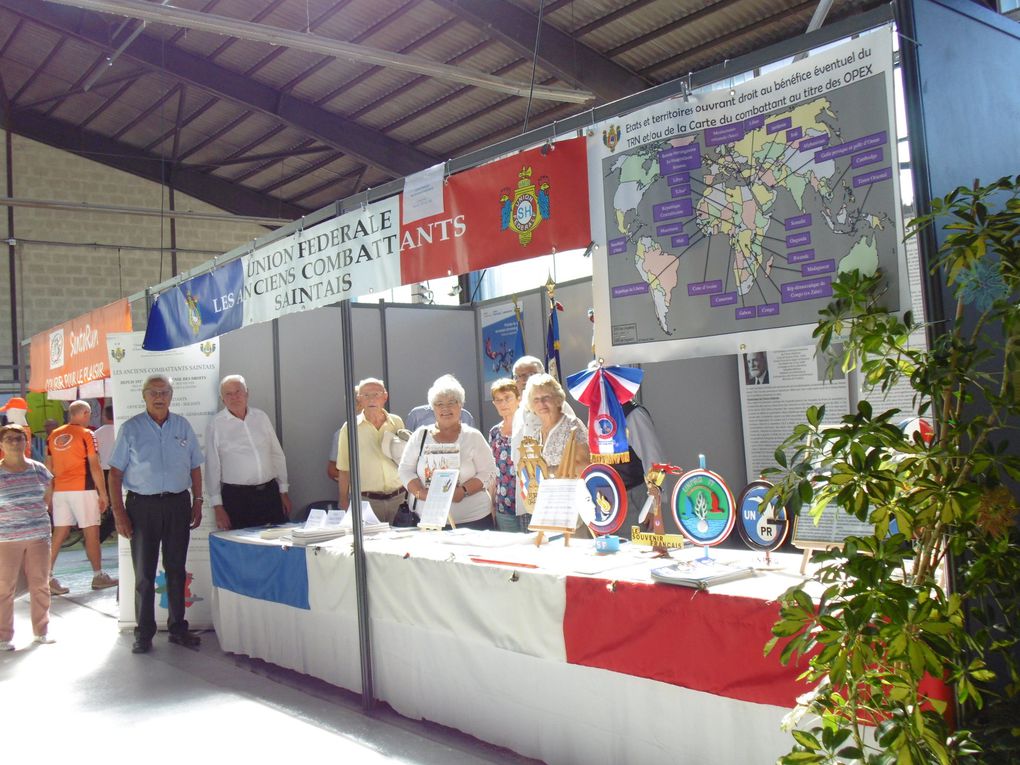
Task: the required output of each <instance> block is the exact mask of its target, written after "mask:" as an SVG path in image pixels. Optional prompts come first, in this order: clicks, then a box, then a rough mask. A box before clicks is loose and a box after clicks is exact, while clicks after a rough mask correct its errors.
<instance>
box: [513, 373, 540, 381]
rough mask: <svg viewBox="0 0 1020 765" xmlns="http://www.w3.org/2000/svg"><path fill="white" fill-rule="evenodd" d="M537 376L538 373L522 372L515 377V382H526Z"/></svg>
mask: <svg viewBox="0 0 1020 765" xmlns="http://www.w3.org/2000/svg"><path fill="white" fill-rule="evenodd" d="M537 374H538V372H521V373H520V374H516V375H514V379H515V380H516V381H517V382H524V381H525V380H527V379H528V378H529V377H531V376H533V375H537Z"/></svg>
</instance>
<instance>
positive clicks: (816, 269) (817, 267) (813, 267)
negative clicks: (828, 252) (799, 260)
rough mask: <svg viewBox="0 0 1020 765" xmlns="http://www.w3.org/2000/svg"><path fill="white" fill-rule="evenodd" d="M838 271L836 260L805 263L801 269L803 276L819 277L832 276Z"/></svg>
mask: <svg viewBox="0 0 1020 765" xmlns="http://www.w3.org/2000/svg"><path fill="white" fill-rule="evenodd" d="M835 270H836V261H835V260H819V261H818V262H817V263H805V264H804V265H802V266H801V267H800V274H801V276H817V275H818V274H831V273H832V272H833V271H835Z"/></svg>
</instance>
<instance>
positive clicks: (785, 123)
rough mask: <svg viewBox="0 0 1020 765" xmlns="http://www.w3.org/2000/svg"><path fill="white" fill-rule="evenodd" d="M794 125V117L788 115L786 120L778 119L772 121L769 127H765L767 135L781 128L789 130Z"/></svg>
mask: <svg viewBox="0 0 1020 765" xmlns="http://www.w3.org/2000/svg"><path fill="white" fill-rule="evenodd" d="M792 125H793V118H792V117H787V118H786V119H785V120H776V121H775V122H770V123H769V124H768V127H766V128H765V133H766V135H771V134H772V133H778V132H779V131H780V130H788V129H789V128H790V127H791V126H792Z"/></svg>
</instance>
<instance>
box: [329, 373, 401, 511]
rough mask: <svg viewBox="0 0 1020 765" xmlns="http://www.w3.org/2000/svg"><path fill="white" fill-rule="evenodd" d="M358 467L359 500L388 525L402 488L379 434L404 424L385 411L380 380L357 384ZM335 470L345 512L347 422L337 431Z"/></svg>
mask: <svg viewBox="0 0 1020 765" xmlns="http://www.w3.org/2000/svg"><path fill="white" fill-rule="evenodd" d="M356 390H357V391H358V392H357V403H358V405H359V406H360V407H361V414H359V415H358V465H359V466H360V472H361V497H362V499H366V500H368V503H369V504H370V505H371V506H372V510H373V511H374V512H375V514H376V516H377V517H378V518H379V520H380V521H382V522H383V523H389V522H390V521H392V520H393V516H394V515H396V513H397V508H398V507H400V503H401V502H403V501H404V497H405V492H404V487H403V486H402V485H401V483H400V478H399V477H398V476H397V464H396V463H395V462H394V461H393V460H392V459H391V458H390V456H389V455H388V454H386V453H385V452H384V451H383V448H382V441H383V434H384V433H387V432H390V433H396V432H397V431H398V430H400V429H401V428H403V427H404V421H403V420H401V419H400V418H399V417H398V416H397V415H395V414H390V413H389V412H387V411H386V401H387V400H388V399H389V394H388V393H387V392H386V385H385V384H384V383H383V381H382V380H377V379H375V378H374V377H369V378H367V379H365V380H362V381H361V382H360V383H358V387H357V389H356ZM336 466H337V470H338V471H339V477H338V483H339V484H340V495H339V498H340V507H341V508H342V509H344V510H346V509H347V507H348V505H349V504H350V499H351V496H350V494H351V473H350V470H351V461H350V454H349V452H348V447H347V423H344V426H343V427H342V428H340V438H339V448H338V449H337V455H336Z"/></svg>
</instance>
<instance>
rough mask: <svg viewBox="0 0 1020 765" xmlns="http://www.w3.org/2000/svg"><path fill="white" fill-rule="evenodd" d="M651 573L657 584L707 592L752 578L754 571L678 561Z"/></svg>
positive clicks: (745, 567) (655, 569)
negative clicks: (717, 585) (722, 585)
mask: <svg viewBox="0 0 1020 765" xmlns="http://www.w3.org/2000/svg"><path fill="white" fill-rule="evenodd" d="M651 573H652V579H654V580H655V581H657V582H665V583H666V584H679V585H680V586H681V587H694V588H696V589H699V590H707V589H708V588H709V587H711V586H712V585H714V584H722V583H723V582H732V581H734V580H736V579H747V578H748V577H751V576H754V569H752V568H751V567H750V566H736V565H732V564H730V563H721V562H718V561H712V562H710V563H705V562H702V561H697V560H695V561H689V562H688V561H679V562H677V563H674V564H673V565H671V566H661V567H659V568H653V569H652V572H651Z"/></svg>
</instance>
